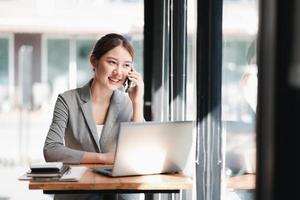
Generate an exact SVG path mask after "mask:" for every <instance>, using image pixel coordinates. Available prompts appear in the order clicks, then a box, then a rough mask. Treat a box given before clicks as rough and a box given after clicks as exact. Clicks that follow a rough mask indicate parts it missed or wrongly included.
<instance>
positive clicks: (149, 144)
mask: <svg viewBox="0 0 300 200" xmlns="http://www.w3.org/2000/svg"><path fill="white" fill-rule="evenodd" d="M192 140H193V122H192V121H175V122H153V121H151V122H141V123H136V122H122V123H120V130H119V136H118V141H117V147H116V152H115V161H114V165H113V167H112V168H103V167H95V168H94V171H95V172H98V173H101V174H104V175H107V176H111V177H120V176H135V175H146V174H160V173H176V172H179V171H182V170H183V169H184V168H185V166H186V164H187V159H188V157H189V153H190V151H191V148H192Z"/></svg>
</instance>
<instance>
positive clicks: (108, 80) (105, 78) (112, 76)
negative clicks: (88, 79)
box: [93, 46, 132, 90]
mask: <svg viewBox="0 0 300 200" xmlns="http://www.w3.org/2000/svg"><path fill="white" fill-rule="evenodd" d="M93 67H94V68H95V77H94V78H95V80H96V82H97V83H99V84H101V85H102V86H104V87H107V88H108V89H110V90H116V89H118V88H119V87H120V86H122V85H123V83H124V82H125V80H126V79H127V76H128V73H129V72H130V70H131V68H132V57H131V55H130V53H129V52H128V51H127V49H125V48H124V47H123V46H117V47H115V48H113V49H111V50H110V51H108V52H107V53H106V54H104V55H103V56H102V57H101V58H100V59H99V60H96V61H95V62H94V64H93Z"/></svg>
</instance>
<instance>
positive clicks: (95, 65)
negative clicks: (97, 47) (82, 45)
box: [90, 55, 97, 71]
mask: <svg viewBox="0 0 300 200" xmlns="http://www.w3.org/2000/svg"><path fill="white" fill-rule="evenodd" d="M90 63H91V64H92V66H93V71H95V68H96V67H97V58H96V57H95V56H94V55H91V56H90Z"/></svg>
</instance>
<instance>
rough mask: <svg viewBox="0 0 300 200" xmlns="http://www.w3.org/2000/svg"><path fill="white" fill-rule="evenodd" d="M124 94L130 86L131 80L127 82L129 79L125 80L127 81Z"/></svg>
mask: <svg viewBox="0 0 300 200" xmlns="http://www.w3.org/2000/svg"><path fill="white" fill-rule="evenodd" d="M125 82H126V83H125V92H128V90H129V88H130V85H131V80H129V78H127V80H126V81H125Z"/></svg>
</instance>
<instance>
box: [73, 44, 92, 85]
mask: <svg viewBox="0 0 300 200" xmlns="http://www.w3.org/2000/svg"><path fill="white" fill-rule="evenodd" d="M95 42H96V40H92V39H90V40H88V39H78V40H76V65H77V86H78V87H81V86H83V85H84V84H86V83H87V82H88V81H89V80H90V79H91V78H92V77H93V70H92V69H93V68H92V66H91V64H90V61H89V56H90V52H91V51H92V49H93V47H94V44H95Z"/></svg>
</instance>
